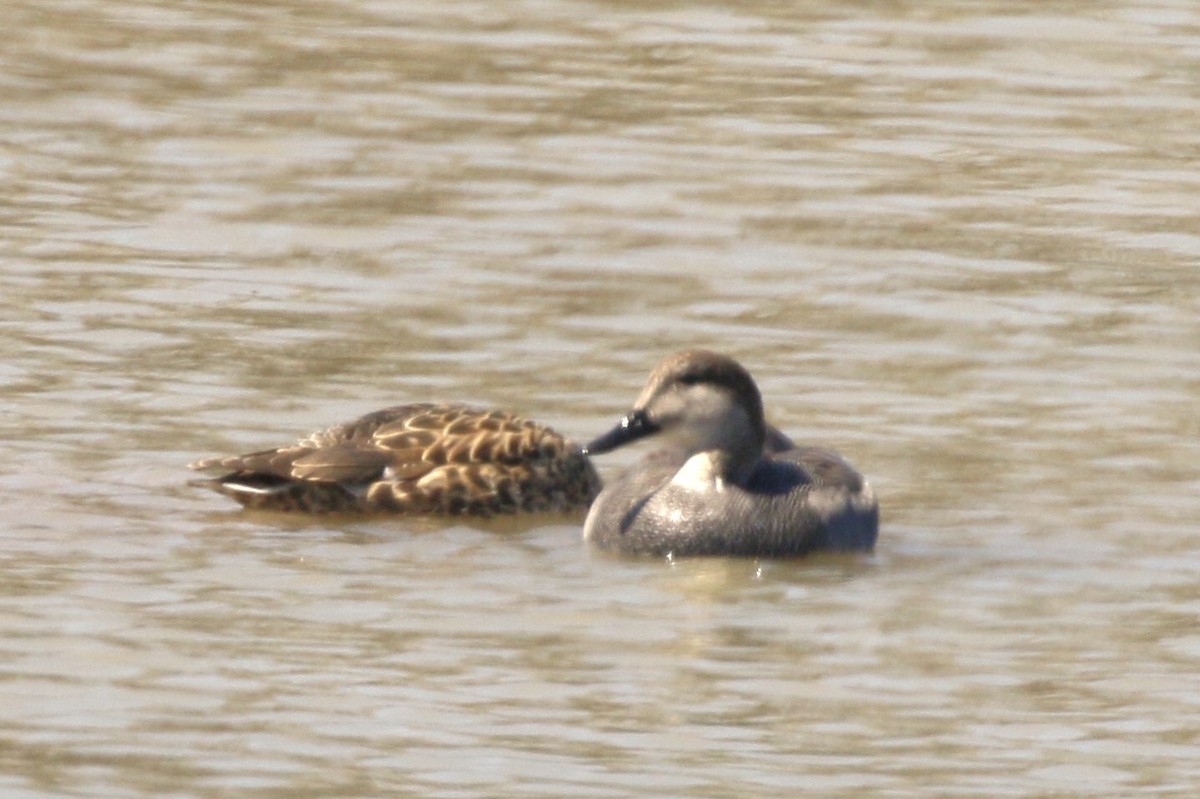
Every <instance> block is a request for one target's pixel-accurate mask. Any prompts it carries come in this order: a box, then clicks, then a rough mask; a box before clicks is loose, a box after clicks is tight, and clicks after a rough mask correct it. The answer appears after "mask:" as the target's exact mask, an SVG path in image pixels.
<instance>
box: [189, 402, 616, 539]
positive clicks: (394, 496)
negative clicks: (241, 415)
mask: <svg viewBox="0 0 1200 799" xmlns="http://www.w3.org/2000/svg"><path fill="white" fill-rule="evenodd" d="M190 467H191V468H192V469H196V470H200V471H215V472H219V474H218V476H216V477H214V478H211V479H201V480H195V481H193V482H194V483H195V484H197V485H201V486H203V487H206V488H209V489H212V490H214V491H217V492H218V493H221V494H224V495H225V496H227V497H230V498H231V499H233V500H235V501H237V502H238V503H240V504H241V505H242V506H243V507H245V508H247V509H251V510H276V511H296V512H303V513H329V512H346V511H349V512H368V513H369V512H386V513H398V514H419V515H428V516H443V515H444V516H478V517H489V516H494V515H497V514H516V513H538V512H570V511H579V512H581V513H582V511H583V510H584V509H586V508H587V507H588V505H589V504H590V503H591V501H592V500H593V499H595V497H596V496H597V494H598V493H599V491H600V487H601V484H600V478H599V476H598V475H597V473H596V470H595V468H594V467H593V466H592V464H591V462H590V460H589V459H588V458H587V456H586V455H584V454H583V453H582V451H581V448H580V447H579V446H578V445H577V444H574V443H572V442H571V441H570V440H568V439H566V438H564V437H563V436H562V435H560V434H559V433H557V432H555V431H554V430H552V429H551V428H549V427H547V426H545V425H543V424H539V423H537V422H534V421H531V420H529V419H527V418H525V417H523V416H520V415H518V414H516V413H513V412H510V411H504V410H497V409H481V408H475V407H471V406H468V405H461V404H456V403H415V404H408V405H397V406H393V407H390V408H384V409H382V410H378V411H375V412H373V413H368V414H367V415H365V416H362V417H360V418H358V419H355V420H354V421H351V422H348V423H346V424H341V425H337V426H335V427H331V428H329V429H327V430H323V431H320V432H317V433H313V434H312V435H310V436H308V437H307V438H303V439H301V440H300V441H298V442H297V443H296V444H293V445H290V446H285V447H280V448H277V449H268V450H262V451H260V452H252V453H249V454H246V455H235V456H232V457H215V458H206V459H203V460H199V461H196V462H195V463H192V464H190Z"/></svg>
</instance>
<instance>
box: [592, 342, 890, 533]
mask: <svg viewBox="0 0 1200 799" xmlns="http://www.w3.org/2000/svg"><path fill="white" fill-rule="evenodd" d="M648 436H655V437H656V440H658V441H660V442H661V444H662V445H661V448H660V449H658V450H656V451H654V452H652V453H650V454H649V455H647V456H646V457H645V458H644V459H643V460H642V461H641V463H639V464H638V465H637V466H635V467H634V468H633V469H631V470H630V471H629V472H627V473H626V474H624V475H622V476H621V477H619V478H617V479H616V480H615V481H613V482H611V483H610V484H609V485H608V486H607V487H605V489H604V490H603V491H602V492H601V493H600V496H599V497H598V498H597V499H596V501H595V502H594V503H592V507H591V509H590V510H589V511H588V516H587V520H586V522H585V523H584V528H583V535H584V538H585V539H587V540H589V541H591V542H592V543H594V544H596V545H597V546H599V547H600V548H602V549H609V550H614V551H617V552H622V553H627V554H655V555H735V556H743V557H794V556H798V555H804V554H807V553H809V552H813V551H817V550H869V549H871V548H872V547H873V546H874V544H875V539H876V536H877V535H878V528H879V506H878V504H877V503H876V500H875V495H874V493H873V492H872V491H871V487H870V485H868V483H867V481H866V480H864V479H863V477H862V475H860V474H859V473H858V472H857V471H855V470H854V467H853V466H851V465H850V463H849V462H848V461H846V460H845V459H844V458H842V457H841V456H840V455H839V454H837V453H836V452H833V451H832V450H827V449H821V448H818V447H797V446H796V445H794V444H793V443H792V442H791V440H790V439H788V437H787V436H785V435H783V434H782V433H780V432H779V431H778V430H776V429H775V428H773V427H770V426H769V425H768V424H767V423H766V421H765V419H764V416H763V404H762V398H761V396H760V394H759V391H758V387H757V386H756V385H755V383H754V380H753V378H751V377H750V373H749V372H747V371H746V370H745V369H744V368H743V367H742V366H741V365H740V364H739V363H737V362H736V361H735V360H733V359H732V358H729V357H728V356H725V355H720V354H718V353H714V352H709V351H707V350H688V351H685V352H681V353H677V354H675V355H672V356H669V357H668V358H666V359H664V360H663V361H662V362H661V363H660V364H659V365H658V366H657V367H656V368H655V369H654V371H653V372H651V374H650V378H649V380H648V381H647V383H646V386H645V388H644V389H643V390H642V393H641V395H640V396H639V397H638V399H637V400H636V401H635V403H634V405H633V409H632V410H631V411H630V412H629V413H628V414H627V415H626V416H625V417H624V418H623V419H622V420H621V422H620V423H619V424H618V425H617V426H616V427H615V428H613V429H612V430H611V431H609V432H608V433H606V434H605V435H603V436H601V437H599V438H597V439H596V440H595V441H593V442H592V443H590V444H588V445H587V447H586V451H587V452H588V453H589V454H601V453H604V452H607V451H609V450H612V449H615V448H617V447H620V446H623V445H625V444H628V443H630V442H633V441H636V440H638V439H640V438H644V437H648Z"/></svg>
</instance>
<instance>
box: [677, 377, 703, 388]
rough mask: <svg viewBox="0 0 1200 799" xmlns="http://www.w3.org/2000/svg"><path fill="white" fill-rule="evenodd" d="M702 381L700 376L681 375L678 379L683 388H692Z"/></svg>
mask: <svg viewBox="0 0 1200 799" xmlns="http://www.w3.org/2000/svg"><path fill="white" fill-rule="evenodd" d="M703 381H704V378H702V377H701V376H700V375H682V376H680V378H679V382H680V383H682V384H683V385H685V386H694V385H696V384H697V383H702V382H703Z"/></svg>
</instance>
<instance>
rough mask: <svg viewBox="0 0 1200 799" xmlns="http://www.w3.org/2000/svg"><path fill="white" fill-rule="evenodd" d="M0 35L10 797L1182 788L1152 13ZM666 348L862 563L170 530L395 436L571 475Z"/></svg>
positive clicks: (834, 14)
mask: <svg viewBox="0 0 1200 799" xmlns="http://www.w3.org/2000/svg"><path fill="white" fill-rule="evenodd" d="M10 5H11V6H12V7H11V8H8V9H7V11H8V16H7V17H6V19H7V20H8V23H7V24H6V25H5V26H3V29H2V30H0V64H2V65H3V67H4V68H3V70H2V73H3V75H4V76H5V77H4V78H3V79H0V98H2V99H3V104H4V108H5V113H4V115H3V118H0V169H2V170H3V174H4V178H5V181H4V186H5V192H4V195H3V197H2V198H0V225H2V226H3V229H4V236H3V244H2V245H0V247H2V248H3V266H2V267H0V269H2V270H3V277H4V282H3V288H2V289H0V309H2V316H0V323H2V324H3V328H4V331H5V333H6V334H7V338H6V340H7V341H8V346H7V349H6V353H7V357H6V358H5V359H4V360H3V362H2V363H0V394H2V396H3V400H4V401H3V407H4V409H5V415H4V416H3V424H4V428H5V440H6V441H7V443H8V455H9V457H8V459H7V463H8V464H9V467H8V468H7V469H5V470H3V471H0V498H2V499H3V501H4V502H3V504H4V505H5V507H7V508H9V509H10V512H9V518H8V521H7V523H6V524H5V525H4V528H3V529H4V530H5V532H6V535H5V547H4V551H5V557H4V559H3V562H2V566H0V568H2V569H3V579H0V585H2V586H3V588H2V589H0V591H2V593H3V595H4V599H5V602H4V608H5V609H4V611H3V613H2V614H0V617H2V619H3V621H2V622H0V623H2V625H3V635H2V636H0V638H2V640H3V641H4V643H3V649H4V654H5V658H4V660H5V663H6V664H7V668H6V669H5V671H4V682H5V686H4V687H5V689H6V690H5V696H6V701H5V705H4V710H3V711H2V712H0V764H2V765H3V769H0V773H3V775H4V776H3V777H0V786H3V788H4V789H5V791H6V793H14V794H21V795H29V796H35V795H36V796H63V795H75V794H78V795H81V796H82V795H87V796H97V795H114V796H116V795H120V796H130V795H154V796H158V795H163V794H166V793H172V794H187V795H195V796H218V795H226V794H231V793H236V794H238V795H240V796H263V797H265V796H279V795H283V794H293V795H294V794H296V793H297V792H307V793H309V794H313V795H317V794H320V795H338V796H378V795H380V794H384V793H420V794H446V793H451V792H453V793H457V794H463V795H468V794H471V795H485V794H486V795H494V794H496V793H521V794H522V795H548V796H556V797H561V796H597V795H622V794H634V793H636V794H639V795H643V794H646V793H655V794H662V795H709V794H713V795H717V794H720V795H727V794H733V793H737V794H753V795H780V796H782V795H789V796H790V795H793V794H794V792H795V786H796V785H798V784H803V785H804V786H805V787H806V788H808V789H810V791H813V792H818V793H820V794H822V795H831V796H836V795H844V796H861V795H863V794H864V793H872V794H880V793H892V794H897V795H900V794H905V795H914V794H917V793H920V794H921V795H925V794H927V793H928V792H929V791H928V786H930V785H955V786H960V787H961V790H962V791H963V792H966V793H972V794H979V795H999V794H1001V793H1004V794H1021V795H1029V794H1051V793H1057V794H1063V793H1088V794H1094V795H1118V794H1119V795H1126V794H1129V793H1134V792H1139V790H1144V789H1147V788H1150V786H1153V788H1152V789H1151V790H1153V789H1158V790H1157V792H1156V793H1157V794H1161V795H1175V794H1178V795H1181V796H1182V795H1190V793H1189V789H1190V788H1192V787H1193V786H1194V785H1195V784H1196V783H1197V782H1200V774H1198V773H1197V768H1196V766H1195V765H1194V761H1195V758H1194V757H1192V756H1191V754H1192V752H1193V750H1194V749H1195V746H1196V735H1195V723H1194V717H1195V697H1196V696H1197V695H1200V684H1198V682H1197V678H1196V677H1195V675H1196V673H1197V671H1198V670H1197V661H1198V659H1200V644H1198V641H1197V636H1196V635H1195V632H1194V630H1195V627H1196V613H1195V608H1196V606H1197V598H1198V597H1197V590H1196V588H1195V586H1196V585H1197V584H1198V581H1197V579H1196V564H1197V549H1196V544H1195V542H1194V535H1193V532H1194V526H1195V519H1196V518H1197V507H1196V500H1195V497H1196V495H1197V489H1200V481H1198V480H1197V477H1196V469H1195V466H1194V464H1195V463H1196V461H1197V459H1198V457H1197V456H1198V455H1200V453H1198V452H1197V445H1196V443H1195V442H1197V441H1200V430H1198V429H1197V421H1196V414H1195V412H1194V408H1195V405H1196V395H1197V387H1198V384H1197V380H1196V374H1197V373H1198V371H1200V370H1198V369H1197V367H1198V365H1200V364H1198V362H1197V361H1198V356H1197V347H1196V343H1197V341H1198V340H1200V336H1198V333H1200V330H1198V328H1197V322H1196V319H1197V317H1198V311H1200V308H1198V307H1197V297H1200V291H1198V290H1197V289H1198V288H1200V277H1198V275H1200V273H1198V272H1197V271H1196V269H1195V264H1196V261H1197V258H1198V256H1200V237H1198V236H1197V234H1196V214H1195V211H1194V208H1195V207H1196V196H1197V191H1198V188H1200V186H1198V182H1200V181H1198V179H1197V176H1196V173H1195V170H1193V169H1189V168H1188V167H1189V166H1190V161H1185V160H1184V159H1186V158H1187V157H1188V155H1189V154H1191V153H1194V152H1195V150H1196V148H1197V144H1198V140H1197V132H1196V128H1195V125H1194V124H1193V120H1194V119H1195V118H1196V116H1197V113H1196V112H1197V111H1198V110H1200V109H1197V99H1196V97H1195V93H1194V91H1192V90H1191V87H1192V86H1193V84H1194V80H1193V78H1194V76H1195V51H1196V42H1197V33H1196V32H1197V31H1198V30H1200V27H1198V23H1200V18H1198V16H1197V12H1196V9H1195V8H1193V7H1192V5H1191V4H1188V3H1183V2H1170V0H1168V1H1167V2H1155V3H1151V2H1145V1H1144V0H1129V2H1111V3H1108V4H1106V5H1105V6H1104V8H1103V11H1104V13H1103V14H1096V13H1092V12H1093V11H1094V9H1093V7H1091V6H1088V7H1087V8H1086V9H1084V8H1083V7H1082V6H1081V7H1078V8H1077V7H1076V6H1075V5H1072V4H1069V3H1054V4H1040V5H1037V6H1032V5H1031V6H1029V7H1028V8H1017V9H1014V8H1013V7H1012V6H1011V4H1008V5H1002V4H999V3H986V2H985V3H976V4H971V5H961V4H933V5H925V6H922V7H919V8H917V7H909V6H905V5H903V4H899V5H897V4H887V5H881V6H879V7H875V6H870V5H868V6H863V5H861V4H838V3H832V4H830V3H824V4H819V5H814V6H812V7H811V8H799V9H798V8H795V7H793V6H783V5H777V4H767V3H762V4H755V3H748V4H741V5H739V6H738V7H737V8H736V9H725V8H718V7H713V8H708V9H701V8H698V7H696V8H690V7H681V6H677V5H674V4H669V3H667V4H645V3H637V4H629V3H608V4H604V5H603V6H594V5H593V6H585V5H581V4H578V3H572V2H563V3H557V4H533V5H528V4H527V5H523V6H511V7H510V6H507V5H498V4H486V3H485V4H477V3H468V2H461V3H460V2H454V3H429V4H422V3H401V4H387V3H330V4H320V3H316V4H314V3H308V4H297V3H290V2H286V0H285V1H284V2H276V3H260V4H254V5H242V6H226V5H222V4H214V3H199V4H188V5H178V4H154V3H149V4H147V3H105V4H100V3H94V2H86V1H85V2H81V3H75V4H70V5H68V4H65V3H56V2H41V3H36V4H35V3H27V2H18V3H16V4H15V5H13V4H10ZM1085 11H1086V13H1085ZM698 345H699V346H710V347H715V348H718V349H722V350H727V351H729V352H730V353H731V354H733V355H734V356H735V357H737V358H738V359H739V360H740V361H742V362H743V363H746V364H747V366H749V367H750V368H751V369H752V371H753V373H754V374H755V375H756V377H757V378H758V379H759V380H760V384H761V387H762V389H763V391H764V394H765V395H766V399H767V406H768V407H769V408H771V409H772V412H773V413H774V414H775V418H773V419H772V421H773V422H774V423H776V424H778V425H779V426H781V427H782V428H783V429H785V430H787V431H788V432H789V433H790V434H791V435H793V436H794V437H795V438H797V439H798V440H802V441H812V442H814V443H821V444H828V445H833V446H836V447H837V448H838V449H840V450H842V451H844V452H846V454H847V455H848V456H849V457H850V458H851V459H852V460H853V461H854V462H855V463H856V464H858V465H860V466H862V467H863V469H864V470H865V471H866V472H867V473H868V474H870V475H871V476H872V479H873V482H874V484H875V487H876V489H877V491H878V493H879V494H880V497H881V499H882V507H883V514H884V524H883V529H882V534H881V539H880V546H879V550H878V552H877V553H876V554H875V555H874V556H873V557H870V558H866V559H849V560H847V559H840V558H829V559H816V560H811V561H804V562H798V563H787V562H785V563H762V564H758V563H753V562H722V561H679V562H675V563H671V564H667V563H663V562H661V561H657V560H648V561H643V560H621V559H614V558H608V557H604V556H601V555H597V554H595V553H591V552H589V551H587V550H586V549H585V548H583V547H582V545H581V544H580V543H579V541H578V538H579V528H578V524H576V523H574V522H571V521H569V520H548V521H547V523H546V524H544V525H541V526H538V527H536V528H535V529H533V530H528V529H525V530H510V529H499V528H495V529H493V528H487V529H484V528H478V527H468V526H450V527H445V526H438V525H425V524H416V523H413V522H410V521H407V520H401V519H395V520H389V519H385V520H378V519H377V520H361V519H359V520H353V519H341V520H320V521H313V520H281V519H278V518H275V517H262V516H255V515H253V514H237V513H230V512H227V511H226V510H225V508H224V506H223V505H221V504H220V502H219V501H218V500H217V499H214V498H210V497H208V496H205V495H203V494H201V493H199V492H196V491H193V490H191V489H189V488H188V487H186V486H185V485H184V481H185V479H186V476H187V475H186V472H185V471H184V470H183V465H184V464H185V463H187V462H188V461H190V460H193V459H194V458H195V457H198V456H199V455H202V454H205V453H209V452H222V451H230V452H240V451H247V450H249V449H252V448H254V447H257V446H261V445H262V444H263V443H264V442H271V441H275V440H277V439H279V438H280V437H283V438H284V439H286V438H287V437H290V436H292V435H293V434H294V432H295V431H297V430H305V429H316V428H318V427H320V426H321V425H323V424H326V423H327V422H328V421H329V420H331V419H339V418H353V417H354V416H356V415H359V414H361V413H363V412H366V411H368V410H370V409H371V408H375V407H382V406H385V405H390V404H397V403H401V402H414V401H423V400H455V401H462V402H472V403H479V404H483V405H496V406H502V407H509V408H513V409H514V410H518V411H520V412H523V413H527V414H529V415H530V416H532V417H534V418H537V419H538V420H540V421H544V422H546V423H548V424H550V425H552V426H554V427H555V428H556V429H559V430H561V431H563V432H564V433H565V434H567V435H569V436H571V437H573V438H576V439H586V438H588V437H590V436H593V435H596V434H598V433H599V432H601V431H602V428H603V426H604V425H605V424H606V421H607V420H608V419H610V418H611V417H612V415H613V414H615V413H618V412H620V411H622V410H624V406H625V404H626V402H627V401H628V397H629V396H631V393H632V392H634V391H636V389H637V387H638V385H639V383H640V381H641V379H642V378H643V377H644V375H643V370H644V366H645V364H646V363H650V362H653V361H654V360H656V359H657V358H658V357H660V356H661V355H662V354H664V353H666V352H670V351H673V350H677V349H682V348H684V347H688V346H698ZM622 457H624V456H623V455H619V456H616V457H614V460H616V461H618V465H620V464H622V463H623V464H628V463H629V462H631V460H632V459H633V458H635V457H637V453H634V452H631V453H629V454H628V459H627V460H624V461H622V460H621V458H622Z"/></svg>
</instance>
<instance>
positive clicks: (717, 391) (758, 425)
mask: <svg viewBox="0 0 1200 799" xmlns="http://www.w3.org/2000/svg"><path fill="white" fill-rule="evenodd" d="M653 434H658V435H660V436H662V437H663V438H665V439H667V442H668V443H669V445H670V446H672V447H675V448H678V449H679V450H681V451H683V452H684V453H685V454H686V455H691V454H694V453H698V452H709V451H716V452H718V453H720V456H721V461H722V462H723V463H726V464H728V470H729V472H730V474H731V476H737V475H739V474H743V473H744V472H745V471H747V470H748V469H750V468H753V465H754V463H755V462H756V461H757V459H758V458H759V456H760V454H761V453H762V451H763V442H764V439H765V437H766V424H765V422H764V420H763V404H762V396H761V395H760V394H759V392H758V386H756V385H755V384H754V379H753V378H752V377H750V373H749V372H747V371H746V369H745V368H744V367H743V366H742V365H741V364H739V363H738V362H737V361H735V360H734V359H733V358H730V357H729V356H727V355H721V354H720V353H716V352H711V351H709V350H685V351H683V352H679V353H676V354H674V355H671V356H669V357H667V358H665V359H664V360H663V361H662V362H661V363H659V364H658V366H656V367H655V368H654V371H652V372H651V373H650V378H649V380H647V381H646V387H645V388H644V389H642V393H641V396H639V397H638V398H637V401H636V402H635V403H634V404H633V408H632V410H630V411H629V413H627V414H626V415H625V417H624V418H622V419H621V421H620V422H619V423H618V424H617V426H616V427H614V428H613V429H612V430H610V431H609V432H607V433H605V434H604V435H602V436H600V437H599V438H597V439H596V440H595V441H592V442H591V443H589V444H588V445H587V446H586V447H585V448H584V451H585V452H586V453H588V454H590V455H599V454H601V453H605V452H609V451H611V450H613V449H616V448H617V447H620V446H623V445H625V444H628V443H630V442H632V441H636V440H638V439H640V438H644V437H646V436H649V435H653Z"/></svg>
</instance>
